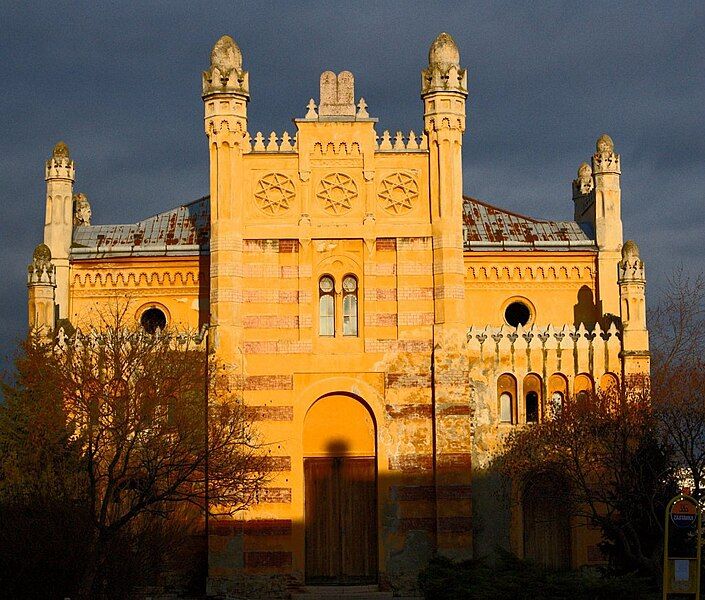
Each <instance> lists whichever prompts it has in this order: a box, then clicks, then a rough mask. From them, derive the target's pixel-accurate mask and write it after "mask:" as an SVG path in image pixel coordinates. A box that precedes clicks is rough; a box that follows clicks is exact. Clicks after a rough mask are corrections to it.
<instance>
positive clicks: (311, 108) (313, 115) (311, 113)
mask: <svg viewBox="0 0 705 600" xmlns="http://www.w3.org/2000/svg"><path fill="white" fill-rule="evenodd" d="M306 108H308V112H307V113H306V117H305V118H306V119H317V118H318V113H317V112H316V103H315V102H314V100H313V98H311V99H310V100H309V101H308V104H307V105H306Z"/></svg>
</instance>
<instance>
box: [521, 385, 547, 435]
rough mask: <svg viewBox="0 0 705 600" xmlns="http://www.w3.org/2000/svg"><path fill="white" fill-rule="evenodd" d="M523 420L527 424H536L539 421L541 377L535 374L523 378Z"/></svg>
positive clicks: (541, 402) (541, 401)
mask: <svg viewBox="0 0 705 600" xmlns="http://www.w3.org/2000/svg"><path fill="white" fill-rule="evenodd" d="M522 387H523V389H522V392H523V402H524V420H525V421H526V422H527V423H538V421H539V420H540V419H541V413H542V412H543V411H542V408H541V407H542V404H543V398H542V396H543V394H542V383H541V377H540V376H539V375H537V374H536V373H529V374H528V375H526V377H524V384H523V386H522Z"/></svg>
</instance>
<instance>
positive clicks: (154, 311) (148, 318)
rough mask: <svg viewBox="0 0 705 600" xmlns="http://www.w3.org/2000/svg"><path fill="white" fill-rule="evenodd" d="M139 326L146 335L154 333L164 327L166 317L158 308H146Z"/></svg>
mask: <svg viewBox="0 0 705 600" xmlns="http://www.w3.org/2000/svg"><path fill="white" fill-rule="evenodd" d="M140 325H142V328H143V329H144V330H145V331H146V332H147V333H156V331H157V329H160V330H161V329H164V328H165V327H166V315H165V314H164V311H162V310H161V309H159V308H148V309H147V310H145V311H144V312H143V313H142V316H141V317H140Z"/></svg>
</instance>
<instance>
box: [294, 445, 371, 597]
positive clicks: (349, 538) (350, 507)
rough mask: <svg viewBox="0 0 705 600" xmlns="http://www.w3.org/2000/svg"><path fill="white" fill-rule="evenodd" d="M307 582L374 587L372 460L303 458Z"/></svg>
mask: <svg viewBox="0 0 705 600" xmlns="http://www.w3.org/2000/svg"><path fill="white" fill-rule="evenodd" d="M304 476H305V480H306V490H305V502H306V510H305V514H306V581H307V582H308V583H318V584H331V585H335V584H355V583H374V582H375V581H376V578H377V511H376V507H377V486H376V477H375V460H374V458H307V459H306V460H305V461H304Z"/></svg>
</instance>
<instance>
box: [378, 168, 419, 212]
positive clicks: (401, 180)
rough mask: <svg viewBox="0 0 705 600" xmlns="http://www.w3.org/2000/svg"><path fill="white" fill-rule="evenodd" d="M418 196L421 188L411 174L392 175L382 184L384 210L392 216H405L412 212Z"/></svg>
mask: <svg viewBox="0 0 705 600" xmlns="http://www.w3.org/2000/svg"><path fill="white" fill-rule="evenodd" d="M418 196H419V186H418V184H417V183H416V179H415V178H414V177H413V176H412V175H410V174H409V173H392V174H391V175H389V176H387V177H385V178H384V179H383V180H382V183H381V184H380V191H379V198H380V200H381V202H382V208H384V210H386V211H387V212H388V213H389V214H391V215H404V214H406V213H408V212H409V211H411V209H412V208H413V207H414V202H416V199H417V198H418Z"/></svg>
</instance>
